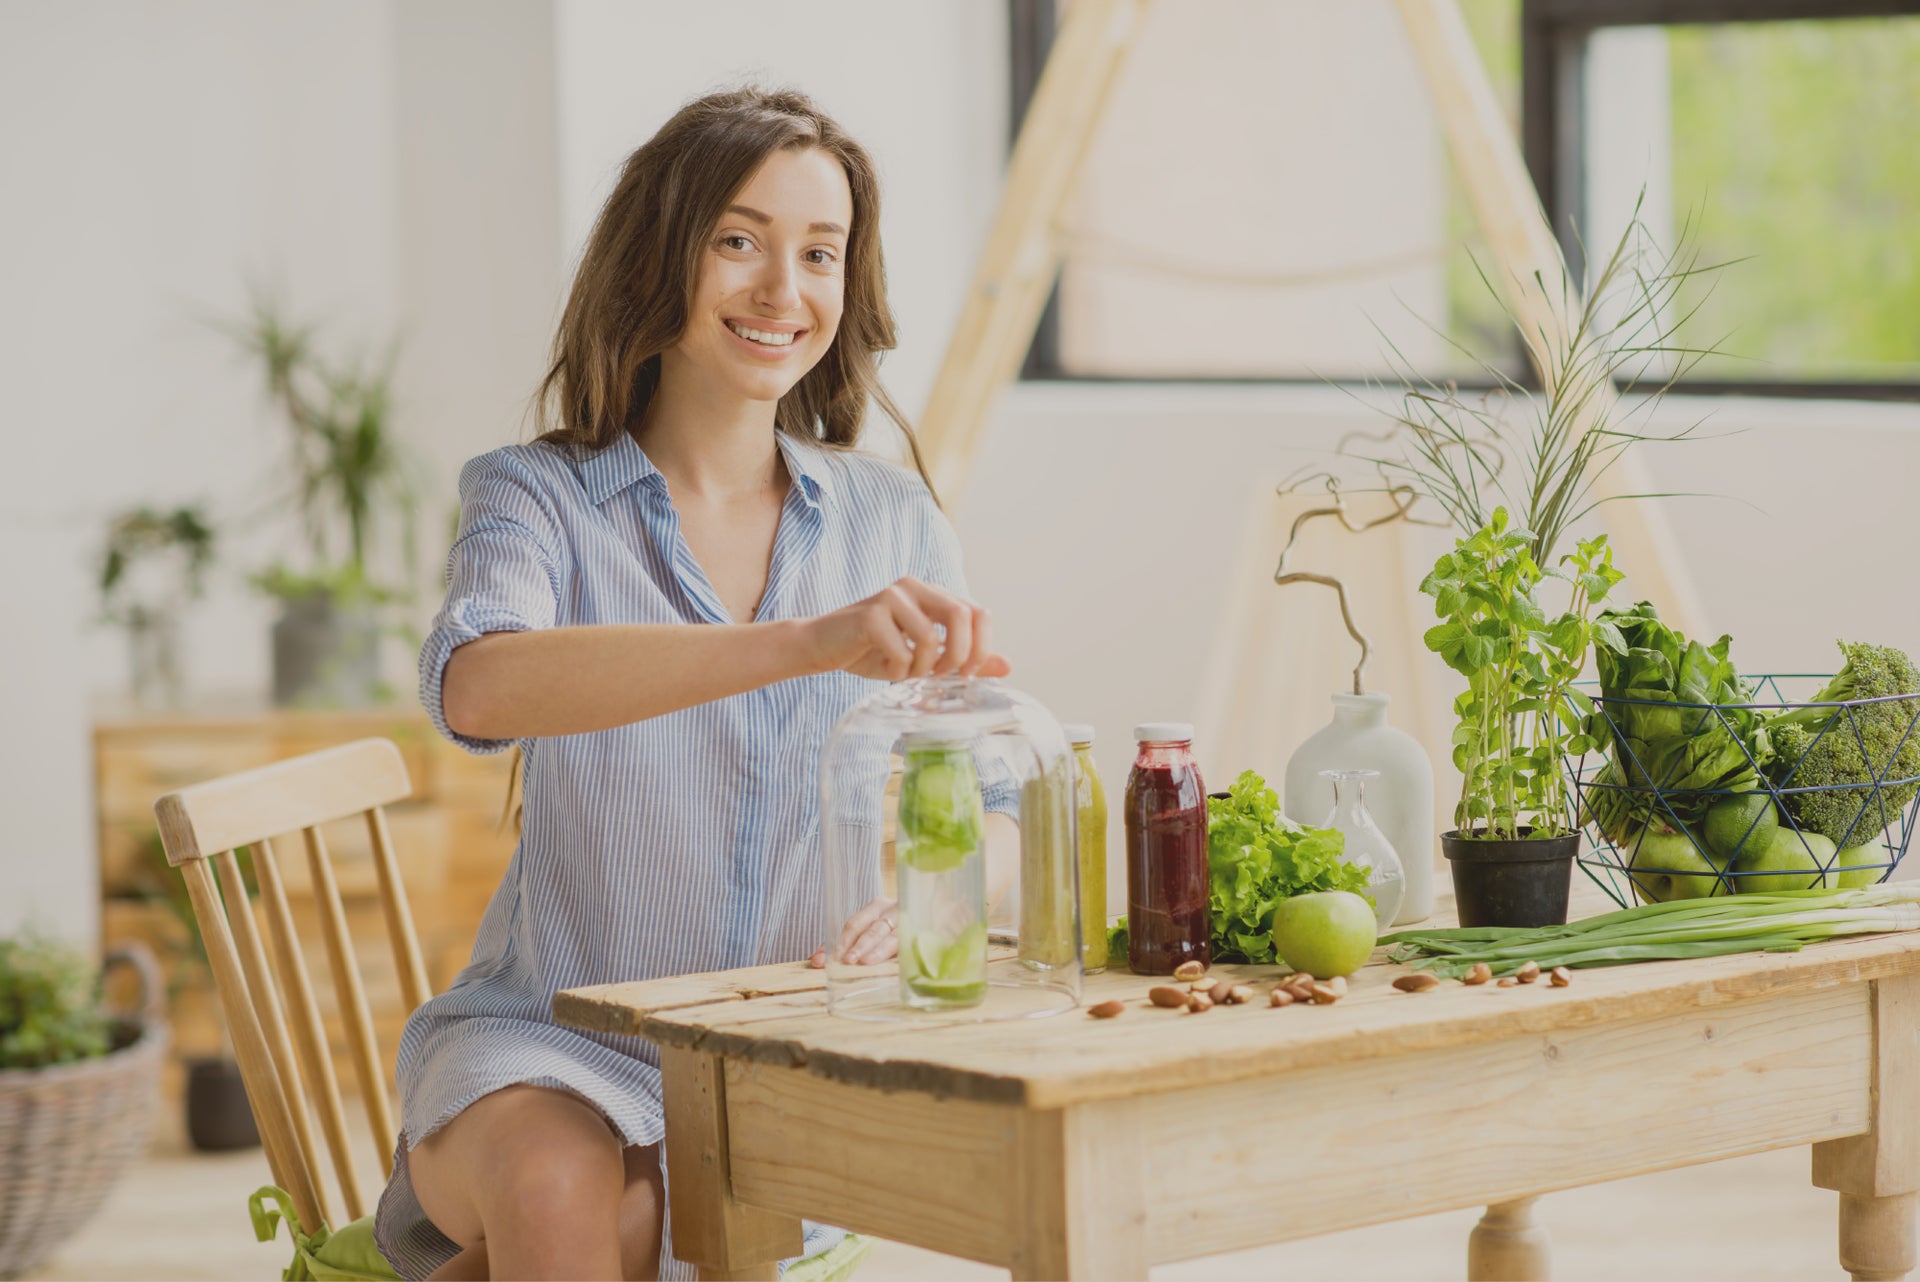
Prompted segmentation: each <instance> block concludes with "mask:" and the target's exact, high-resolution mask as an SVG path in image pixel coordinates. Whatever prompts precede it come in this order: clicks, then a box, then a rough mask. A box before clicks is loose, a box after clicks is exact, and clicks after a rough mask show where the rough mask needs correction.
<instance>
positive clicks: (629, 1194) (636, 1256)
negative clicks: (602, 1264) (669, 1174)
mask: <svg viewBox="0 0 1920 1282" xmlns="http://www.w3.org/2000/svg"><path fill="white" fill-rule="evenodd" d="M623 1156H624V1157H625V1159H626V1167H627V1191H626V1193H625V1195H623V1196H622V1197H621V1199H620V1267H621V1270H622V1271H623V1272H624V1273H625V1274H626V1276H627V1277H629V1278H634V1279H640V1278H645V1279H652V1278H657V1277H659V1276H660V1222H661V1220H662V1218H663V1217H664V1216H665V1215H666V1211H667V1197H666V1187H665V1185H664V1184H663V1182H662V1180H661V1177H660V1146H659V1145H658V1144H648V1145H645V1146H644V1147H643V1146H641V1145H639V1144H635V1145H633V1146H632V1147H631V1148H629V1149H627V1151H626V1152H625V1154H624V1155H623Z"/></svg>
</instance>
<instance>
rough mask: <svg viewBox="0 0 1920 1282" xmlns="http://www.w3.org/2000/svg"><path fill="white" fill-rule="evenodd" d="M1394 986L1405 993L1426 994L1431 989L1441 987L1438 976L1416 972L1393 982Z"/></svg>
mask: <svg viewBox="0 0 1920 1282" xmlns="http://www.w3.org/2000/svg"><path fill="white" fill-rule="evenodd" d="M1393 986H1394V987H1395V988H1397V989H1399V990H1400V991H1401V992H1403V993H1424V992H1426V991H1427V990H1428V989H1430V988H1438V987H1440V980H1439V977H1438V976H1435V975H1429V974H1427V973H1426V972H1425V971H1415V972H1414V973H1413V974H1411V975H1402V976H1400V978H1398V979H1396V980H1394V981H1393Z"/></svg>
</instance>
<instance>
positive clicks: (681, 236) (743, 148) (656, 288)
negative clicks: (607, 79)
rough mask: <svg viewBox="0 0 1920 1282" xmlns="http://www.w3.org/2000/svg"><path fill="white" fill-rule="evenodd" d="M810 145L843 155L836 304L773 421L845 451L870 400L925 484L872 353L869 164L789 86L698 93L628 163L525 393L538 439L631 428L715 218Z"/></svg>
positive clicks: (688, 300) (681, 314)
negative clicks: (831, 331)
mask: <svg viewBox="0 0 1920 1282" xmlns="http://www.w3.org/2000/svg"><path fill="white" fill-rule="evenodd" d="M808 147H814V148H818V149H819V150H821V151H823V152H826V153H827V154H828V155H830V156H832V157H833V158H834V159H836V160H838V161H839V162H840V165H841V168H843V169H844V170H846V174H847V186H848V187H849V188H850V189H851V190H852V193H853V226H852V228H851V229H850V230H849V234H848V237H847V257H846V277H845V279H846V285H845V301H844V304H843V312H842V315H841V318H840V329H839V332H838V333H837V334H836V335H835V336H834V340H833V344H832V346H830V347H829V348H828V349H827V352H826V355H824V356H822V357H821V358H820V361H819V363H818V364H816V365H815V366H814V367H813V368H812V369H810V370H808V371H807V372H806V374H805V375H804V376H803V377H802V378H801V379H800V381H799V382H798V383H796V384H795V385H794V387H793V389H792V390H791V391H789V392H788V393H787V394H786V395H785V396H782V397H781V398H780V404H779V407H778V409H777V410H776V411H775V415H774V423H775V425H776V426H777V427H778V428H779V429H780V430H781V431H783V432H786V433H787V434H789V435H791V436H797V437H799V438H801V439H802V440H808V441H813V442H816V443H818V444H821V445H826V446H831V447H837V448H851V447H852V446H854V445H855V444H856V443H858V441H859V439H860V425H861V422H862V420H863V419H865V417H866V412H867V404H868V402H869V401H872V402H874V403H876V404H878V405H879V407H880V408H881V409H882V410H883V411H885V413H886V415H887V417H888V418H890V419H892V420H893V421H894V423H895V425H897V426H898V427H899V428H900V431H901V432H902V434H904V435H905V437H906V440H907V447H908V449H909V451H910V452H911V453H912V455H913V464H914V467H915V468H917V469H918V470H919V472H920V476H921V478H922V479H923V480H926V481H927V485H928V488H929V489H931V488H932V484H933V483H932V480H931V479H930V478H928V476H927V469H926V464H925V463H924V462H923V461H922V460H921V457H920V443H919V441H918V440H917V439H915V437H914V434H913V428H912V426H911V425H910V424H909V423H908V422H907V417H906V415H904V414H902V413H901V412H900V408H899V407H898V406H897V405H895V404H894V403H893V399H892V398H891V397H890V396H888V395H887V392H886V389H885V388H884V387H882V386H881V383H880V370H879V365H880V353H882V352H886V351H891V350H893V347H894V345H895V339H894V326H893V311H892V309H891V308H889V307H888V306H887V279H886V275H887V274H886V265H885V262H884V261H883V259H882V257H881V254H880V183H879V179H878V177H877V176H876V175H875V173H874V168H873V161H872V159H871V158H869V157H868V155H867V153H866V151H865V150H864V149H863V148H862V147H861V146H860V144H859V143H857V142H855V141H854V140H853V139H852V138H850V137H848V135H847V133H846V131H845V130H843V129H841V128H840V126H839V125H838V124H836V123H835V122H834V120H833V118H832V117H830V116H828V115H827V114H826V113H825V112H823V111H821V110H820V109H819V108H818V107H816V106H814V105H813V102H812V101H811V100H810V99H809V98H808V97H807V96H806V95H805V94H802V93H798V92H796V91H794V90H791V89H780V90H765V89H757V88H745V89H735V90H731V91H728V92H725V93H715V94H708V95H707V96H706V97H704V98H697V99H695V100H694V101H692V102H690V103H688V104H687V105H686V106H684V107H682V108H681V109H680V110H679V111H677V112H675V113H674V116H673V119H671V120H669V121H667V123H666V124H665V125H663V126H661V128H660V132H658V133H656V134H655V135H654V136H653V137H652V138H650V139H648V140H647V142H646V143H645V145H643V146H642V147H641V148H640V149H639V150H638V151H636V152H634V153H633V155H631V156H629V157H628V158H627V163H626V166H625V167H624V168H623V169H622V170H621V172H620V181H619V182H618V183H616V184H615V185H614V189H613V194H612V195H611V196H609V197H607V203H606V206H605V207H604V208H602V209H601V211H600V217H599V219H598V220H597V221H596V222H595V223H594V225H593V234H592V235H591V236H589V237H588V238H587V248H586V252H585V253H584V254H582V255H581V258H580V266H579V269H578V270H577V271H576V272H575V273H574V277H573V289H572V291H571V292H570V293H569V294H568V296H567V307H566V311H565V312H563V313H562V314H561V317H560V329H559V331H558V332H557V333H556V334H555V335H554V338H553V363H552V365H551V366H549V368H548V369H547V376H546V378H544V379H543V380H541V383H540V390H539V392H538V394H537V395H536V398H535V400H536V405H537V413H538V421H539V423H540V426H541V427H542V428H543V429H544V430H543V431H542V432H541V434H540V437H539V439H540V440H542V441H551V442H555V443H559V444H571V445H583V446H588V447H590V448H593V449H602V448H605V447H606V446H608V445H611V444H612V443H613V442H614V441H615V440H617V439H618V438H619V435H620V433H622V432H626V431H631V430H632V429H633V428H635V427H637V426H638V425H639V423H640V421H641V418H642V417H643V416H644V415H645V414H646V411H647V405H648V403H649V402H650V401H651V400H652V399H653V393H654V390H655V389H656V388H658V387H659V385H660V353H661V352H663V351H665V350H666V349H667V348H669V347H671V346H673V345H674V343H676V342H678V341H679V339H680V335H681V332H682V331H683V330H684V329H685V328H686V324H687V317H688V315H689V313H690V312H691V310H692V306H693V297H694V285H695V282H696V281H697V280H698V278H699V272H700V262H701V257H702V254H703V253H704V252H705V249H706V243H707V238H708V236H710V235H711V234H712V232H713V228H714V224H715V223H717V222H718V221H719V219H720V215H721V214H722V213H723V212H724V211H725V210H726V208H727V206H728V204H729V203H731V201H732V200H733V197H734V196H735V194H736V193H738V192H739V190H740V189H741V188H742V187H744V186H745V185H746V184H747V181H748V180H749V179H750V178H752V177H753V174H754V172H755V171H756V170H758V169H759V168H760V166H761V164H762V163H763V162H765V160H766V159H767V157H769V156H771V155H772V154H773V153H775V152H777V151H784V150H799V149H803V148H808Z"/></svg>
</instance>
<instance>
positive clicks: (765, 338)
mask: <svg viewBox="0 0 1920 1282" xmlns="http://www.w3.org/2000/svg"><path fill="white" fill-rule="evenodd" d="M726 325H727V328H728V329H730V330H732V331H733V332H734V334H735V335H737V336H738V337H740V338H742V339H745V340H746V341H747V342H749V343H752V344H753V345H754V346H755V347H763V348H775V349H778V348H785V347H791V346H793V343H794V340H795V339H797V338H799V337H800V335H801V334H804V333H806V331H805V330H778V331H777V330H770V329H756V328H755V327H753V326H751V325H747V324H743V323H742V322H740V321H733V320H730V321H728V322H726Z"/></svg>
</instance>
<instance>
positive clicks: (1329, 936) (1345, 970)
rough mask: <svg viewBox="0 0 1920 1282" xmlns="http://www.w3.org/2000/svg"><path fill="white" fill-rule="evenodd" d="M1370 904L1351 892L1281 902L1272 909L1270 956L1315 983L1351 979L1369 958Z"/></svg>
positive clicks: (1322, 893)
mask: <svg viewBox="0 0 1920 1282" xmlns="http://www.w3.org/2000/svg"><path fill="white" fill-rule="evenodd" d="M1376 926H1377V923H1376V922H1375V921H1374V916H1373V905H1372V904H1369V903H1368V902H1367V901H1366V900H1365V899H1362V898H1361V897H1360V896H1359V895H1356V894H1354V893H1353V892H1352V891H1350V890H1321V891H1315V892H1314V893H1313V894H1310V895H1295V896H1293V898H1291V899H1283V900H1281V901H1280V903H1279V905H1278V906H1277V907H1275V908H1274V910H1273V951H1275V952H1276V953H1278V954H1280V960H1281V961H1283V962H1285V963H1286V964H1287V965H1289V966H1291V967H1293V968H1294V969H1295V970H1299V971H1305V972H1306V973H1307V974H1309V975H1312V976H1313V977H1314V978H1315V979H1332V978H1333V977H1334V976H1336V975H1351V974H1352V973H1353V972H1354V971H1356V970H1359V969H1360V968H1361V967H1362V966H1364V965H1366V964H1367V958H1369V957H1371V956H1372V955H1373V941H1374V932H1375V929H1376Z"/></svg>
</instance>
